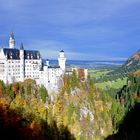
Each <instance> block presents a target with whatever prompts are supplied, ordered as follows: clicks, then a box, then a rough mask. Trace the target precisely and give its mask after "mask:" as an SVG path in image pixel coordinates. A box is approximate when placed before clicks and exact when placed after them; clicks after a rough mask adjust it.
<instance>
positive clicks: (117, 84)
mask: <svg viewBox="0 0 140 140" xmlns="http://www.w3.org/2000/svg"><path fill="white" fill-rule="evenodd" d="M88 72H89V75H90V77H91V78H100V77H102V76H105V75H106V74H107V73H108V72H111V70H107V69H103V70H95V69H91V70H89V71H88ZM126 82H127V77H126V78H123V79H120V78H118V79H116V80H115V81H107V82H101V83H95V85H96V86H97V87H98V88H100V89H103V90H106V89H109V88H114V89H119V88H121V87H122V86H123V85H125V84H126Z"/></svg>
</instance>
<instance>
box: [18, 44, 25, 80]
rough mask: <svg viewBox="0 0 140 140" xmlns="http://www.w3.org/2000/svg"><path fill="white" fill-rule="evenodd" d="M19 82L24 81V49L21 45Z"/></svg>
mask: <svg viewBox="0 0 140 140" xmlns="http://www.w3.org/2000/svg"><path fill="white" fill-rule="evenodd" d="M19 55H20V56H19V57H20V81H24V75H25V69H24V67H25V66H24V47H23V43H21V46H20V54H19Z"/></svg>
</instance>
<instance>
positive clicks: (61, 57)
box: [58, 50, 66, 72]
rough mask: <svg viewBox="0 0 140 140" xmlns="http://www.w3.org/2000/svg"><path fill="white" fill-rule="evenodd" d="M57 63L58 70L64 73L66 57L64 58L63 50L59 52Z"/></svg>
mask: <svg viewBox="0 0 140 140" xmlns="http://www.w3.org/2000/svg"><path fill="white" fill-rule="evenodd" d="M58 63H59V66H60V68H61V69H62V70H63V72H64V71H65V67H66V57H65V54H64V51H63V50H61V51H60V53H59V58H58Z"/></svg>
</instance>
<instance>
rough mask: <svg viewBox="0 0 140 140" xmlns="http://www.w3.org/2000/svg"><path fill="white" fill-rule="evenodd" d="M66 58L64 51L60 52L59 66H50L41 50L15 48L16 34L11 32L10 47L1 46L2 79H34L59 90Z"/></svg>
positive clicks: (0, 71)
mask: <svg viewBox="0 0 140 140" xmlns="http://www.w3.org/2000/svg"><path fill="white" fill-rule="evenodd" d="M65 63H66V58H65V54H64V51H63V50H61V51H60V52H59V58H58V66H50V65H49V60H46V63H45V64H43V62H42V58H41V55H40V52H39V51H37V50H25V49H24V47H23V44H22V43H21V46H20V49H17V48H15V38H14V34H13V33H11V35H10V39H9V48H3V47H1V48H0V80H3V81H4V83H5V84H10V83H13V82H19V81H21V82H23V81H24V80H26V79H29V78H30V79H33V80H35V81H36V82H37V84H39V85H44V86H45V87H46V89H48V90H49V91H51V90H57V89H58V87H59V83H60V81H62V80H61V79H62V76H63V74H64V73H65Z"/></svg>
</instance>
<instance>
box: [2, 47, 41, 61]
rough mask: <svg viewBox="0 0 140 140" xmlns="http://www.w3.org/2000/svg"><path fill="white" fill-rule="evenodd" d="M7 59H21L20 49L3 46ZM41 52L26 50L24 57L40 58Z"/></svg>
mask: <svg viewBox="0 0 140 140" xmlns="http://www.w3.org/2000/svg"><path fill="white" fill-rule="evenodd" d="M3 51H4V54H5V56H7V59H20V56H19V54H20V52H19V49H11V48H3ZM40 58H41V56H40V52H39V51H36V50H24V59H40Z"/></svg>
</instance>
